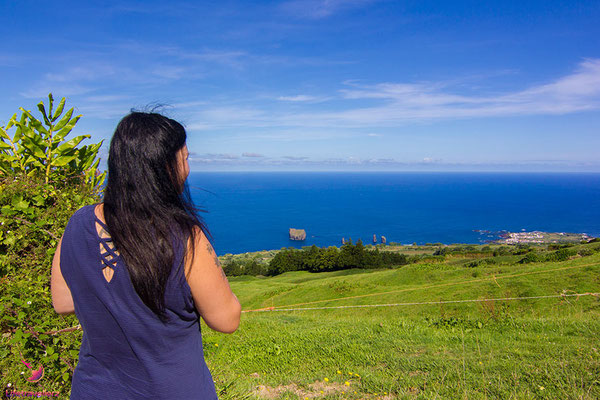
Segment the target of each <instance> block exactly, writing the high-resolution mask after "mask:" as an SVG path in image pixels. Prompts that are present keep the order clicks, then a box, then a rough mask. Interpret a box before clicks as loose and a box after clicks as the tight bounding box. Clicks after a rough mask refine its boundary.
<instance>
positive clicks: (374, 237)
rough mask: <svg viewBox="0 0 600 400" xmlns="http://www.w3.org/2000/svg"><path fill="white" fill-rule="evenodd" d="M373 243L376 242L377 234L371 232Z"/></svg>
mask: <svg viewBox="0 0 600 400" xmlns="http://www.w3.org/2000/svg"><path fill="white" fill-rule="evenodd" d="M373 243H377V235H375V234H373Z"/></svg>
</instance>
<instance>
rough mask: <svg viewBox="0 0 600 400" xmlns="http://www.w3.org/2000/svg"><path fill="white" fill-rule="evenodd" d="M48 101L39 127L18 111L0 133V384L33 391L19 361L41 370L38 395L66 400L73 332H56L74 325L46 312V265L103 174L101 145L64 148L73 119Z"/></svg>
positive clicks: (93, 197)
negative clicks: (58, 395) (48, 393)
mask: <svg viewBox="0 0 600 400" xmlns="http://www.w3.org/2000/svg"><path fill="white" fill-rule="evenodd" d="M48 99H49V108H48V112H46V108H45V106H44V104H43V103H42V102H40V103H39V104H38V109H39V110H40V112H41V114H42V120H41V121H40V120H38V119H36V118H35V117H34V116H33V115H32V113H31V112H30V111H26V110H24V109H21V111H22V114H21V116H20V117H19V118H17V115H16V114H15V115H14V116H13V117H12V118H11V119H10V120H9V122H8V123H7V125H6V127H0V185H1V188H2V190H1V191H0V279H1V281H2V285H1V286H0V305H1V307H2V309H3V313H2V317H1V319H0V329H1V330H2V339H1V341H2V347H0V366H1V368H2V372H3V380H6V382H11V383H13V385H14V386H15V387H18V388H19V389H21V390H35V389H36V384H35V383H30V382H28V381H27V380H26V379H25V378H26V377H27V376H28V375H29V374H30V371H28V369H27V367H26V366H25V365H24V364H23V361H25V362H27V363H29V364H30V365H31V366H32V367H34V368H37V367H39V366H40V365H42V366H43V367H44V377H43V378H42V379H43V382H44V383H43V387H44V389H45V390H48V391H60V392H61V393H62V395H63V396H66V395H67V394H68V392H69V390H70V381H71V373H72V371H73V369H74V367H75V364H76V360H77V356H78V352H79V347H80V345H81V342H80V341H81V331H79V330H77V329H73V330H69V331H66V332H62V333H57V332H56V331H57V330H61V329H69V328H70V327H74V326H76V325H77V319H76V317H75V316H74V315H69V316H60V315H58V314H56V313H55V312H54V310H53V309H52V301H51V297H50V272H51V264H52V258H53V256H54V252H55V249H56V246H57V244H58V240H59V238H60V236H61V234H62V232H63V230H64V228H65V226H66V224H67V221H68V219H69V218H70V216H71V215H72V214H73V213H74V212H75V211H76V210H77V209H78V208H80V207H82V206H83V205H86V204H93V203H95V202H97V201H99V194H100V190H101V185H102V183H103V180H104V174H103V173H99V172H98V170H97V166H98V163H99V159H98V158H97V152H98V149H99V148H100V146H101V143H97V144H93V145H88V146H79V144H80V143H81V142H82V141H83V140H84V139H86V138H88V137H89V136H87V135H83V136H77V137H75V138H73V139H70V140H68V141H66V140H65V137H66V136H67V135H68V134H69V133H70V132H71V130H72V129H73V127H74V126H75V124H76V123H77V121H78V120H79V118H80V116H76V117H72V115H73V108H71V109H70V110H68V111H67V112H66V113H65V114H64V115H62V114H63V110H64V105H65V99H64V98H63V99H62V100H61V101H60V103H59V105H58V107H57V109H56V110H55V111H54V110H53V98H52V95H49V96H48ZM57 121H58V122H57ZM13 130H14V133H13ZM78 146H79V147H78ZM21 372H24V374H21ZM26 374H27V375H26Z"/></svg>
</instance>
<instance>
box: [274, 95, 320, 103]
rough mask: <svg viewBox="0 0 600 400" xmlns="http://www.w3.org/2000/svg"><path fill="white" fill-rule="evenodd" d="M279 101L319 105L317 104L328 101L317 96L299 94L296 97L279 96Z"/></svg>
mask: <svg viewBox="0 0 600 400" xmlns="http://www.w3.org/2000/svg"><path fill="white" fill-rule="evenodd" d="M277 100H281V101H293V102H312V103H317V102H322V101H325V100H327V99H326V98H324V97H317V96H309V95H306V94H299V95H296V96H279V97H278V98H277Z"/></svg>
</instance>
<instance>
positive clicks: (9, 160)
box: [0, 94, 105, 187]
mask: <svg viewBox="0 0 600 400" xmlns="http://www.w3.org/2000/svg"><path fill="white" fill-rule="evenodd" d="M65 102H66V99H65V98H64V97H63V98H62V99H61V100H60V102H59V103H58V106H57V107H56V110H54V109H53V106H54V99H53V97H52V94H49V95H48V111H46V107H45V105H44V103H43V102H42V101H40V102H39V104H38V106H37V107H38V110H39V111H40V113H41V114H42V120H41V121H40V120H39V119H37V118H36V117H34V116H33V114H32V113H31V111H28V110H25V109H24V108H22V107H21V108H20V110H21V111H22V114H21V116H20V117H19V118H17V114H14V115H13V116H12V117H11V119H10V120H9V121H8V123H7V124H6V127H0V139H1V140H0V174H1V175H2V176H10V175H13V176H18V175H23V174H24V175H27V176H33V175H42V176H43V177H44V181H45V183H49V182H50V180H51V179H52V178H53V177H55V176H56V175H59V176H60V177H64V176H71V177H73V176H79V175H81V174H83V177H84V180H85V181H86V183H88V184H89V185H90V186H93V187H96V186H99V185H101V184H102V183H103V181H104V176H105V174H104V173H98V163H99V161H100V159H99V158H97V154H98V150H99V149H100V146H101V145H102V142H100V143H96V144H92V145H87V146H81V147H77V146H78V145H79V144H80V143H81V141H82V140H84V139H89V138H90V135H80V136H76V137H74V138H72V139H70V140H68V141H65V138H66V136H67V135H68V134H69V133H70V132H71V131H72V130H73V128H74V127H75V124H77V121H79V119H80V118H81V115H77V116H75V117H73V110H74V109H73V108H70V109H69V110H68V111H67V112H66V113H65V114H64V115H63V111H64V108H65ZM13 127H14V128H16V129H15V133H14V135H13V136H12V137H11V136H10V135H9V132H8V131H9V130H10V129H11V128H13Z"/></svg>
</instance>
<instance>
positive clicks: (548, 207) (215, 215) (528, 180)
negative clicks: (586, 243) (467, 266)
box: [188, 172, 600, 254]
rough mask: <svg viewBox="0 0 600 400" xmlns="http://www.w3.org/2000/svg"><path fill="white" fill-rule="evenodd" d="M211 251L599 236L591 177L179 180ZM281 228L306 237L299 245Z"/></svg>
mask: <svg viewBox="0 0 600 400" xmlns="http://www.w3.org/2000/svg"><path fill="white" fill-rule="evenodd" d="M188 183H189V185H190V189H191V193H192V198H193V199H194V202H195V203H196V205H199V206H202V207H204V208H206V209H207V210H208V213H205V214H202V215H203V216H204V219H205V221H206V222H207V224H208V227H209V229H210V231H211V233H212V235H213V238H214V244H215V248H216V250H217V253H218V254H225V253H241V252H247V251H256V250H265V249H280V248H281V247H288V246H294V247H302V246H309V245H312V244H316V245H317V246H330V245H336V246H337V245H340V244H341V239H342V237H345V238H346V239H348V238H352V240H353V241H356V240H357V239H362V241H363V242H364V243H365V244H367V243H371V242H372V239H373V234H376V235H377V236H378V238H379V237H380V236H381V235H384V236H386V238H387V240H388V242H398V243H413V242H417V243H419V244H422V243H427V242H429V243H436V242H441V243H448V244H449V243H482V242H484V241H486V240H490V239H495V238H497V236H496V235H495V234H493V233H480V232H477V230H485V231H492V232H497V231H502V230H508V231H520V230H523V229H524V230H527V231H530V230H541V231H550V232H585V233H588V234H589V235H592V236H600V174H591V173H586V174H583V173H582V174H575V173H555V174H550V173H543V174H542V173H531V174H520V173H391V172H390V173H388V172H377V173H368V172H364V173H345V172H336V173H332V172H251V173H241V172H231V173H226V172H223V173H221V172H218V173H199V172H195V173H192V174H191V175H190V177H189V179H188ZM289 228H302V229H305V230H306V232H307V238H306V240H305V241H303V242H295V241H291V240H289V238H288V229H289Z"/></svg>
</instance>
